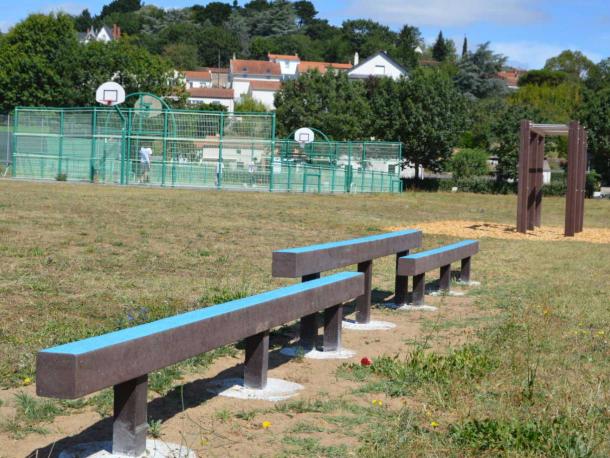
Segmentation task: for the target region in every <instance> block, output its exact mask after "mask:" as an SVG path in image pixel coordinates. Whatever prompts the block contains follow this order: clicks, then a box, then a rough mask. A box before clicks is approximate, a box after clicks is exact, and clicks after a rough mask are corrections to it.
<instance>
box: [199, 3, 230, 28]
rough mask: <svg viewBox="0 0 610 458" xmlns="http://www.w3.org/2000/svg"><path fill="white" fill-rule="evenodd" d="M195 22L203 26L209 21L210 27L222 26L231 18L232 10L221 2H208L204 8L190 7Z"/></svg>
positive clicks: (200, 6)
mask: <svg viewBox="0 0 610 458" xmlns="http://www.w3.org/2000/svg"><path fill="white" fill-rule="evenodd" d="M192 10H193V16H194V18H195V21H197V22H198V23H200V24H205V22H206V21H210V23H211V24H212V25H218V26H221V25H223V24H224V23H225V22H226V21H227V20H228V19H229V17H230V16H231V11H232V8H231V6H230V5H227V4H226V3H223V2H210V3H208V4H207V5H206V6H202V5H194V6H193V7H192Z"/></svg>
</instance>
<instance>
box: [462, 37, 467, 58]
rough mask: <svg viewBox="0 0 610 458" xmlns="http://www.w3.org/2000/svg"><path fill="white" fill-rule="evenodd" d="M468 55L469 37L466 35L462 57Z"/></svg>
mask: <svg viewBox="0 0 610 458" xmlns="http://www.w3.org/2000/svg"><path fill="white" fill-rule="evenodd" d="M466 56H468V38H466V37H464V42H463V43H462V59H464V58H465V57H466Z"/></svg>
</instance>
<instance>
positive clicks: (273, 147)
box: [269, 113, 281, 192]
mask: <svg viewBox="0 0 610 458" xmlns="http://www.w3.org/2000/svg"><path fill="white" fill-rule="evenodd" d="M274 156H275V113H272V114H271V170H270V172H269V192H273V161H274ZM280 157H281V155H280ZM280 161H281V159H280Z"/></svg>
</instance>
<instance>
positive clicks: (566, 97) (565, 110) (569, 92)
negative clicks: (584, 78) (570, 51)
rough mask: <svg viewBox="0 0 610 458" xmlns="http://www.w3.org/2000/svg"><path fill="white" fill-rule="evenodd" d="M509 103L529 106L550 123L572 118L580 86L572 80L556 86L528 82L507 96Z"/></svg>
mask: <svg viewBox="0 0 610 458" xmlns="http://www.w3.org/2000/svg"><path fill="white" fill-rule="evenodd" d="M509 103H512V104H514V105H522V106H530V107H532V108H534V109H535V110H536V111H537V113H538V114H539V116H541V117H542V118H544V119H545V120H547V121H549V122H552V123H558V124H559V123H568V122H569V121H570V120H571V119H574V116H575V115H576V112H577V110H578V109H579V107H580V103H581V86H580V85H579V84H576V83H574V82H567V83H562V84H559V85H556V86H550V85H542V86H538V85H534V84H528V85H526V86H521V88H520V89H519V90H518V91H516V92H514V93H512V94H511V95H510V96H509Z"/></svg>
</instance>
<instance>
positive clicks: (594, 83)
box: [585, 57, 610, 91]
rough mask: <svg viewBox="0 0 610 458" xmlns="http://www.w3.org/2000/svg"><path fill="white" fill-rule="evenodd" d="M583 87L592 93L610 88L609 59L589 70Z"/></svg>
mask: <svg viewBox="0 0 610 458" xmlns="http://www.w3.org/2000/svg"><path fill="white" fill-rule="evenodd" d="M585 85H586V86H587V88H589V89H591V90H594V91H597V90H600V89H603V88H605V87H609V86H610V57H609V58H607V59H604V60H602V61H601V62H600V63H599V64H597V65H594V66H593V67H592V68H591V69H590V70H589V73H588V74H587V79H586V80H585Z"/></svg>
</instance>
